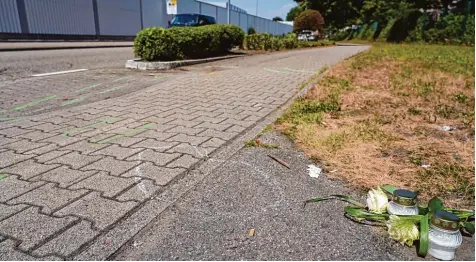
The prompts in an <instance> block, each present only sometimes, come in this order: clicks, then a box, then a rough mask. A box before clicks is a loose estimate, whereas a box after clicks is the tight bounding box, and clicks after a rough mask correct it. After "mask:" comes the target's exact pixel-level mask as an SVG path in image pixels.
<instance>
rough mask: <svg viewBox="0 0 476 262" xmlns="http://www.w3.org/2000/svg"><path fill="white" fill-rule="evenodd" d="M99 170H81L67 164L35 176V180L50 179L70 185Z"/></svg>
mask: <svg viewBox="0 0 476 262" xmlns="http://www.w3.org/2000/svg"><path fill="white" fill-rule="evenodd" d="M97 172H98V171H79V170H74V169H71V168H69V167H67V166H61V167H58V168H56V169H53V170H51V171H48V172H46V173H44V174H42V175H39V176H37V177H34V178H33V179H32V180H33V181H48V182H54V183H59V186H60V187H63V188H65V187H69V186H71V185H73V184H75V183H77V182H79V181H81V180H83V179H86V178H88V177H90V176H92V175H93V174H96V173H97Z"/></svg>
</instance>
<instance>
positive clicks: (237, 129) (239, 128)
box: [225, 125, 246, 133]
mask: <svg viewBox="0 0 476 262" xmlns="http://www.w3.org/2000/svg"><path fill="white" fill-rule="evenodd" d="M245 129H246V127H242V126H238V125H233V126H232V127H230V128H228V129H227V130H225V131H226V132H234V133H241V132H243V131H245Z"/></svg>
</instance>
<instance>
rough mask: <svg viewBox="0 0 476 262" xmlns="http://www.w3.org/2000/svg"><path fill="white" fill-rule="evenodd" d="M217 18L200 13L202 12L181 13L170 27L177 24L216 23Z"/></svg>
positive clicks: (199, 24)
mask: <svg viewBox="0 0 476 262" xmlns="http://www.w3.org/2000/svg"><path fill="white" fill-rule="evenodd" d="M216 23H217V22H216V20H215V18H214V17H212V16H208V15H200V14H180V15H176V16H175V17H174V18H173V19H172V22H170V24H169V27H175V26H202V25H214V24H216Z"/></svg>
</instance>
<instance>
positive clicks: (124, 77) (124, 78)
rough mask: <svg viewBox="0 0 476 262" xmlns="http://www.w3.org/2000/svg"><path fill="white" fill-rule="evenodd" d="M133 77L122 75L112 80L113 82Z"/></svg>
mask: <svg viewBox="0 0 476 262" xmlns="http://www.w3.org/2000/svg"><path fill="white" fill-rule="evenodd" d="M131 77H132V76H126V77H121V78H118V79H116V80H114V81H112V82H119V81H121V80H126V79H129V78H131Z"/></svg>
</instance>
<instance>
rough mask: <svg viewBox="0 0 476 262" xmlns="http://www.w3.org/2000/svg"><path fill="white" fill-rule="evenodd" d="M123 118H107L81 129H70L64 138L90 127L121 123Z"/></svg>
mask: <svg viewBox="0 0 476 262" xmlns="http://www.w3.org/2000/svg"><path fill="white" fill-rule="evenodd" d="M120 119H121V118H119V117H107V118H104V119H102V120H99V121H96V122H92V123H89V124H86V125H84V126H80V127H77V128H73V129H70V130H68V131H65V132H63V134H61V135H63V136H69V135H70V134H71V133H73V132H76V131H82V130H84V129H86V128H88V127H90V126H94V125H96V124H110V123H113V122H115V121H119V120H120Z"/></svg>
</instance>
